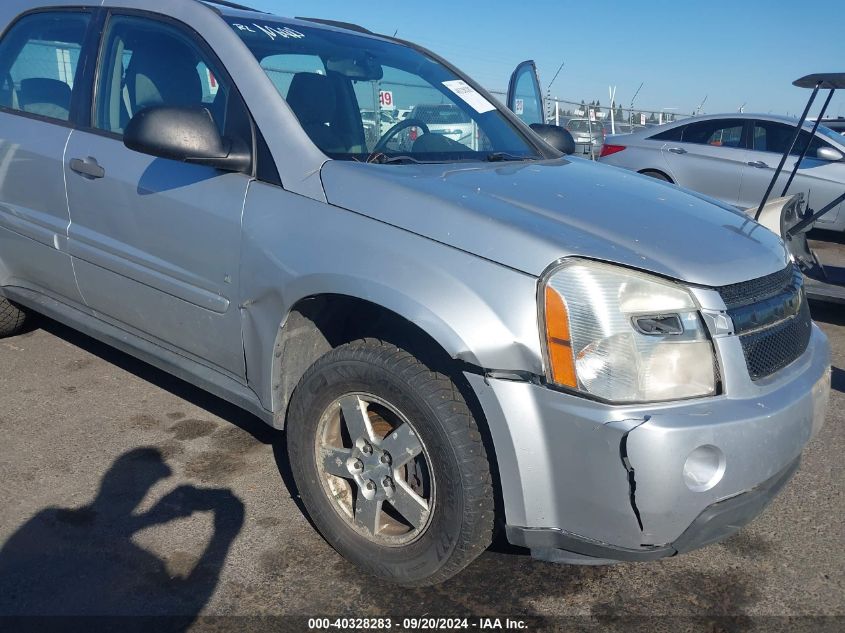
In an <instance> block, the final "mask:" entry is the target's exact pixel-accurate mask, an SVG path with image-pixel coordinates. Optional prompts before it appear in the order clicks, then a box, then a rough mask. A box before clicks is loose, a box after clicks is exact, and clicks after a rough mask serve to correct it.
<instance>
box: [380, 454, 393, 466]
mask: <svg viewBox="0 0 845 633" xmlns="http://www.w3.org/2000/svg"><path fill="white" fill-rule="evenodd" d="M379 461H380V462H381V463H382V464H385V465H387V464H390V453H382V454H381V457H379Z"/></svg>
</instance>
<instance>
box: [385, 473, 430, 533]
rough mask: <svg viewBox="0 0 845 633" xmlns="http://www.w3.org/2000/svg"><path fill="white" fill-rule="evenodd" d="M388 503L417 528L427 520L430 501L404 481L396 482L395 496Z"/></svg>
mask: <svg viewBox="0 0 845 633" xmlns="http://www.w3.org/2000/svg"><path fill="white" fill-rule="evenodd" d="M388 503H390V505H392V506H393V507H394V508H395V509H396V511H397V512H398V513H399V514H401V515H402V516H403V517H405V520H406V521H408V523H410V524H411V525H413V526H414V527H415V528H418V527H420V526H421V525H422V524H423V523H424V522H425V517H426V514H427V513H428V503H427V502H426V501H425V499H423V498H422V497H420V496H419V495H417V494H416V493H415V492H414V491H413V490H411V489H410V488H409V487H408V484H406V483H405V482H404V481H401V480H400V481H397V482H396V489H395V491H394V493H393V497H391V498H390V499H388Z"/></svg>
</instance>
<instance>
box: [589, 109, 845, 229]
mask: <svg viewBox="0 0 845 633" xmlns="http://www.w3.org/2000/svg"><path fill="white" fill-rule="evenodd" d="M796 124H797V121H796V120H795V119H790V118H788V117H780V116H773V115H757V114H725V115H708V116H701V117H695V118H694V119H684V120H683V121H679V122H675V123H669V124H666V125H663V126H659V127H657V128H650V129H644V130H640V131H637V132H634V133H633V134H627V135H624V136H619V135H616V136H610V137H608V138H607V140H606V142H605V145H604V147H603V148H602V152H601V157H600V159H599V160H600V161H601V162H603V163H605V164H608V165H615V166H617V167H624V168H626V169H631V170H633V171H636V172H639V173H641V174H645V175H647V176H652V177H654V178H659V179H660V180H665V181H667V182H672V183H675V184H677V185H679V186H681V187H685V188H687V189H692V190H693V191H699V192H701V193H703V194H706V195H708V196H712V197H713V198H717V199H719V200H722V201H724V202H726V203H728V204H731V205H733V206H736V207H739V208H740V209H749V208H752V207H753V208H755V209H756V207H757V205H758V204H759V203H760V200H761V199H762V197H763V194H764V193H765V191H766V188H767V187H768V185H769V182H770V181H771V179H772V176H773V174H774V170H775V168H776V167H777V165H778V162H779V160H780V157H781V155H782V154H783V153H784V152H785V151H786V149H787V147H788V146H789V143H790V141H791V140H792V135H793V132H794V128H795V125H796ZM812 127H813V123H812V121H807V122H806V123H805V125H804V129H803V131H802V132H801V134H800V137H799V139H798V142H797V143H796V144H795V147H794V148H793V150H792V153H791V157H790V159H789V160H787V164H786V165H785V166H784V167H785V171H786V172H787V173H789V171H791V169H792V167H793V166H794V165H795V162H796V161H797V160H798V158H799V157H800V155H801V152H802V150H803V148H804V147H805V146H807V144H808V143H809V147H808V150H807V153H806V156H805V157H804V160H803V161H802V162H801V165H800V167H799V169H798V172H797V174H796V176H795V179H794V180H793V182H792V184H791V186H790V188H789V191H788V193H789V194H793V193H803V194H804V196H805V200H807V203H808V205H809V206H810V207H814V208H821V207H823V206H824V205H825V204H827V203H828V202H831V201H833V200H835V199H836V198H837V196H839V195H840V194H841V193H842V187H843V184H845V160H843V158H845V137H843V136H842V135H841V134H839V133H837V132H834V131H833V130H831V129H829V128H827V127H825V126H823V125H820V126H819V127H818V129H817V130H816V134H815V136H812V137H811V135H810V133H811V131H812ZM785 182H786V177H784V179H783V184H785ZM843 206H845V203H842V204H840V205H839V206H838V208H836V209H834V210H832V211H831V212H830V213H828V214H827V215H825V216H823V217H822V218H821V219H820V220H819V221H818V223H817V226H818V227H819V228H825V229H828V230H834V231H842V230H845V211H843V208H842V207H843Z"/></svg>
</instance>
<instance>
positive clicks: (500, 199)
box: [321, 158, 787, 286]
mask: <svg viewBox="0 0 845 633" xmlns="http://www.w3.org/2000/svg"><path fill="white" fill-rule="evenodd" d="M321 176H322V180H323V186H324V188H325V191H326V198H327V200H328V201H329V203H331V204H333V205H336V206H339V207H343V208H346V209H349V210H351V211H354V212H356V213H360V214H362V215H365V216H369V217H371V218H374V219H376V220H380V221H382V222H386V223H388V224H392V225H394V226H397V227H399V228H402V229H405V230H407V231H412V232H414V233H417V234H419V235H422V236H425V237H427V238H430V239H432V240H436V241H438V242H442V243H444V244H448V245H449V246H452V247H455V248H458V249H461V250H464V251H467V252H470V253H473V254H475V255H478V256H479V257H484V258H486V259H489V260H492V261H494V262H498V263H500V264H503V265H505V266H508V267H510V268H514V269H516V270H520V271H523V272H525V273H528V274H531V275H535V276H539V275H541V274H542V273H543V271H544V270H545V269H546V268H548V267H549V265H550V264H552V263H553V262H555V261H556V260H558V259H559V258H561V257H566V256H572V255H576V256H583V257H590V258H593V259H600V260H604V261H608V262H614V263H618V264H623V265H627V266H631V267H634V268H639V269H642V270H647V271H651V272H654V273H658V274H661V275H665V276H668V277H672V278H675V279H678V280H681V281H686V282H688V283H693V284H701V285H705V286H721V285H725V284H730V283H736V282H739V281H747V280H749V279H754V278H756V277H762V276H764V275H767V274H770V273H773V272H777V271H779V270H782V269H783V267H784V266H785V265H786V262H787V254H786V249H785V248H784V247H783V243H782V242H781V239H780V237H778V236H777V235H775V234H774V233H772V232H771V231H769V230H768V229H766V228H763V227H762V226H760V225H759V224H757V223H756V222H754V221H753V220H752V219H751V218H749V217H747V216H745V215H744V214H743V213H741V212H740V211H738V210H734V209H733V208H728V207H725V206H720V205H716V204H713V203H712V202H711V201H709V200H707V199H703V198H701V197H699V196H693V195H690V194H689V193H686V192H684V191H683V190H682V189H679V188H678V187H676V186H674V185H669V184H667V183H664V182H661V181H658V180H655V179H653V178H648V177H646V176H640V175H639V174H635V173H633V172H630V171H626V170H622V169H618V168H615V167H610V166H607V165H600V164H597V163H593V162H591V161H587V160H582V159H577V158H576V159H573V158H562V159H557V160H551V161H542V162H510V163H490V164H487V163H466V164H460V163H458V164H455V163H451V164H432V165H372V164H365V163H354V162H346V161H337V160H333V161H328V162H327V163H326V164H325V165H324V166H323V169H322V173H321Z"/></svg>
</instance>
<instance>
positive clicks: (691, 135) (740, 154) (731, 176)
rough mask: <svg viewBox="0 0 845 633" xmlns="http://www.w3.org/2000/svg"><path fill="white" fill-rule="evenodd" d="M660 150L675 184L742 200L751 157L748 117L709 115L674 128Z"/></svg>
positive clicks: (730, 201)
mask: <svg viewBox="0 0 845 633" xmlns="http://www.w3.org/2000/svg"><path fill="white" fill-rule="evenodd" d="M671 132H673V136H674V138H675V139H676V140H666V141H665V145H663V148H662V150H661V153H662V155H663V158H664V160H665V161H666V164H667V165H668V167H669V171H670V172H671V173H670V175H671V176H672V179H673V180H674V181H675V183H676V184H678V185H680V186H681V187H686V188H688V189H692V190H693V191H698V192H700V193H703V194H706V195H708V196H712V197H714V198H717V199H719V200H722V201H723V202H727V203H728V204H733V205H738V204H739V193H740V182H741V179H742V172H743V169H744V168H745V164H746V162H747V161H748V158H747V155H748V150H746V136H747V133H746V120H744V119H709V120H706V121H696V122H694V123H690V124H688V125H684V126H681V127H680V128H674V129H673V130H671Z"/></svg>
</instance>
